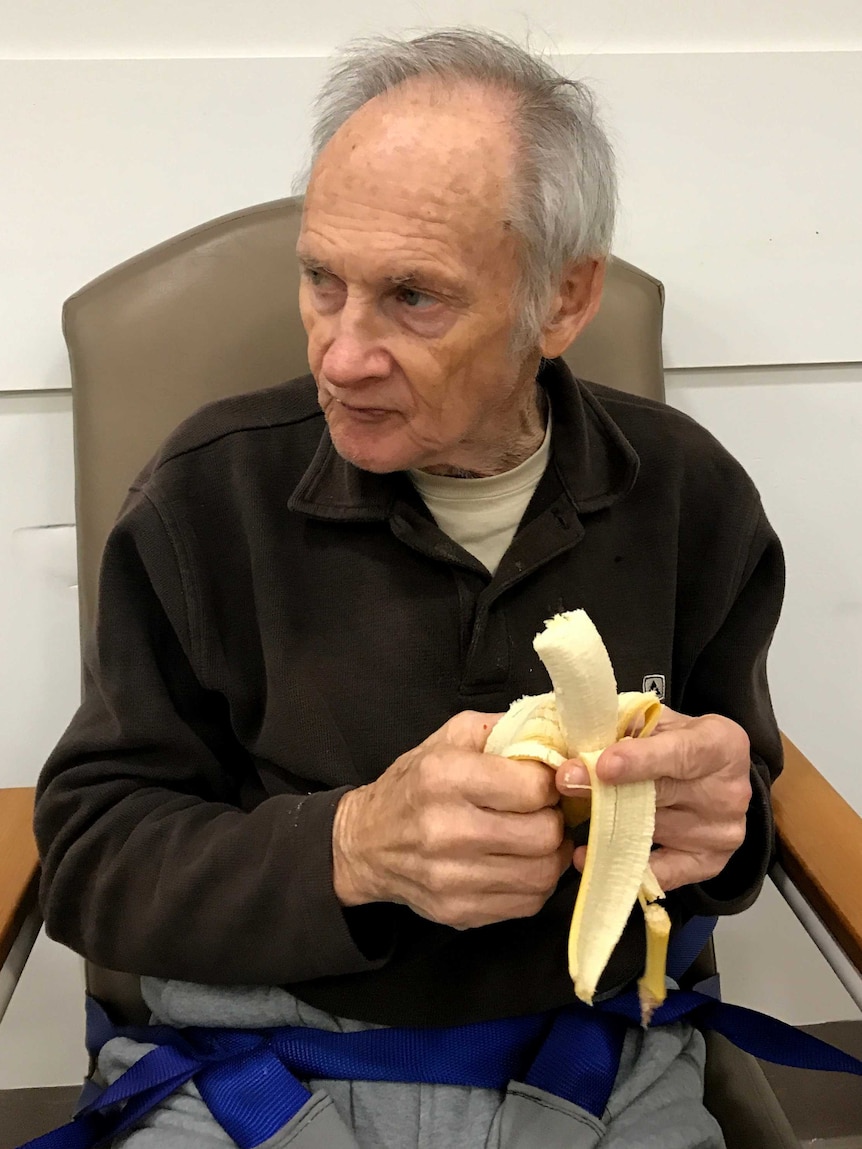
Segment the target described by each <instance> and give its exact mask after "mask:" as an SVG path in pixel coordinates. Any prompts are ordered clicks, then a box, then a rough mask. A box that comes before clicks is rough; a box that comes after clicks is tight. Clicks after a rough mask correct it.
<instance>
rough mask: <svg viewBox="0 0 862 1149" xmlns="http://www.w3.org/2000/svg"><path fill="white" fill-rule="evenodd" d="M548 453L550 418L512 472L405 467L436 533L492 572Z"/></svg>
mask: <svg viewBox="0 0 862 1149" xmlns="http://www.w3.org/2000/svg"><path fill="white" fill-rule="evenodd" d="M550 454H551V418H550V412H549V413H548V426H547V428H546V429H545V438H544V439H543V440H542V445H541V446H540V447H539V449H538V451H536V453H535V454H534V455H531V456H530V458H529V459H525V460H524V462H523V463H519V464H518V466H517V467H514V468H513V469H512V470H511V471H504V472H503V473H502V474H501V475H491V476H489V477H488V478H485V479H458V478H454V477H453V476H451V475H429V474H427V473H426V472H425V471H410V472H409V474H410V478H411V479H412V480H413V484H414V486H415V487H416V490H417V491H418V492H419V494H420V495H421V496H422V498H423V499H424V501H425V504H426V506H427V507H428V510H429V511H430V512H431V514H432V515H433V516H434V520H435V522H436V523H437V526H438V527H439V528H440V530H441V531H445V533H446V534H447V535H448V536H449V538H450V539H454V540H455V542H456V543H460V545H461V546H462V547H463V548H464V550H465V551H469V552H470V554H471V555H474V556H475V557H476V558H477V559H478V560H479V562H480V563H482V564H483V565H484V566H485V567H486V568H487V569H488V570H489V571H490V572H491V574H493V573H494V572H495V571H496V569H497V567H498V566H499V565H500V559H501V558H502V557H503V555H504V554H505V552H506V549H507V548H508V546H509V543H510V542H511V541H512V539H513V538H514V537H515V531H516V530H517V529H518V524H519V523H520V521H521V518H522V516H523V514H524V511H525V510H526V509H527V504H528V503H529V501H530V499H531V498H532V497H533V492H534V491H535V489H536V487H537V486H538V485H539V479H541V477H542V475H543V474H544V473H545V467H546V466H547V464H548V459H549V458H550Z"/></svg>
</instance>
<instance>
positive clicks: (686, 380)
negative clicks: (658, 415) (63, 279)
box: [0, 363, 862, 406]
mask: <svg viewBox="0 0 862 1149" xmlns="http://www.w3.org/2000/svg"><path fill="white" fill-rule="evenodd" d="M665 380H666V382H667V385H668V387H669V388H673V387H679V386H682V385H685V386H687V387H691V386H695V387H698V386H710V385H713V386H715V385H719V386H720V385H721V384H734V385H740V384H745V383H758V384H761V385H762V384H763V383H770V382H772V383H783V384H786V383H862V363H762V364H755V365H747V366H746V365H741V366H738V367H667V368H665ZM71 394H72V388H71V387H51V388H47V387H33V388H28V387H24V388H17V389H15V390H11V389H10V390H4V389H1V388H0V406H2V404H3V403H4V402H5V401H7V400H11V399H24V400H29V399H34V398H38V399H42V398H49V397H51V396H58V395H61V396H71Z"/></svg>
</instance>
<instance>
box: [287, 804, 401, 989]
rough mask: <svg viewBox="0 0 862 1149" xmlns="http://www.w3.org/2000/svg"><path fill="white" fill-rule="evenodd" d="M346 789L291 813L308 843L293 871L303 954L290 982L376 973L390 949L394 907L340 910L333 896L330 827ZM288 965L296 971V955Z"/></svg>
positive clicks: (298, 831)
mask: <svg viewBox="0 0 862 1149" xmlns="http://www.w3.org/2000/svg"><path fill="white" fill-rule="evenodd" d="M349 789H350V787H348V786H342V787H340V788H339V789H337V790H329V791H326V792H323V793H317V794H310V795H309V796H308V798H307V799H306V800H305V801H304V802H303V803H302V805H301V806H300V808H299V809H298V810H297V809H294V810H292V811H291V816H292V818H293V820H294V822H295V830H294V831H293V832H294V833H295V834H296V837H297V838H299V839H300V840H301V841H303V842H304V843H306V844H307V853H306V857H305V858H304V859H303V864H302V866H300V867H299V872H298V877H299V880H300V883H301V898H300V906H301V909H300V913H301V915H302V929H301V935H302V936H303V937H304V939H305V943H306V947H305V948H306V954H305V958H304V960H303V961H302V962H301V965H302V967H303V969H302V975H301V977H296V976H292V977H291V979H290V980H291V981H307V980H311V979H313V978H318V977H333V976H339V975H342V974H352V973H364V972H367V971H368V970H374V969H379V968H380V967H381V966H383V965H385V964H386V962H387V961H388V960H389V959H390V957H391V956H392V953H393V950H394V948H395V934H396V930H395V921H396V914H395V909H396V907H395V906H390V905H388V904H383V903H380V904H372V905H368V906H356V907H352V908H350V909H345V907H344V906H342V905H341V903H340V902H339V900H338V898H337V897H336V895H335V889H334V885H333V873H332V824H333V821H334V818H335V811H336V808H337V806H338V803H339V802H340V801H341V799H342V797H343V796H344V795H345V794H346V793H347V791H348V790H349ZM290 965H291V967H292V968H294V969H295V968H296V965H297V962H296V955H292V960H291V962H290Z"/></svg>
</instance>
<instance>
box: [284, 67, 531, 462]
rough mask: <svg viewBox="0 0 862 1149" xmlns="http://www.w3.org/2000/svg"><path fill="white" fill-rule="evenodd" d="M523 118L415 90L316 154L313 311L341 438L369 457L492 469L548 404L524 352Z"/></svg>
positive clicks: (310, 256) (322, 391)
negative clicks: (518, 309) (512, 207)
mask: <svg viewBox="0 0 862 1149" xmlns="http://www.w3.org/2000/svg"><path fill="white" fill-rule="evenodd" d="M509 113H510V107H509V105H508V103H507V101H506V99H505V97H504V96H501V95H498V94H495V93H489V92H483V91H480V90H474V89H471V88H460V89H458V90H457V91H455V92H452V93H450V94H446V93H444V92H441V91H440V90H439V89H437V90H433V89H429V87H428V86H427V85H420V84H415V85H409V86H405V87H404V88H403V89H399V91H398V92H396V93H390V94H389V95H387V96H384V97H380V98H378V99H376V100H373V101H371V102H370V103H369V104H367V105H366V106H365V107H363V108H361V109H360V110H359V111H358V112H357V113H356V114H355V115H354V116H352V117H351V118H350V120H349V121H348V122H347V123H346V124H345V125H344V126H343V127H342V128H341V129H340V131H339V132H338V133H337V134H336V135H335V136H334V137H333V139H332V140H331V141H330V143H329V144H328V146H327V147H326V149H325V151H324V152H323V154H322V155H321V157H320V159H319V160H318V162H317V164H316V165H315V169H314V172H313V174H312V179H311V183H310V186H309V189H308V193H307V196H306V201H305V211H304V215H303V221H302V231H301V235H300V240H299V245H298V249H297V250H298V254H299V257H300V261H301V263H302V265H303V269H304V270H303V278H302V286H301V288H300V309H301V313H302V321H303V323H304V325H305V329H306V332H307V333H308V358H309V363H310V365H311V370H312V372H313V374H314V377H315V379H316V381H317V388H318V398H319V401H320V405H321V407H322V409H323V411H324V414H325V416H326V420H327V423H328V425H329V430H330V434H331V436H332V439H333V442H334V444H335V447H336V449H337V450H338V452H339V454H341V455H342V456H343V457H344V458H346V459H348V460H349V461H350V462H352V463H354V464H355V465H356V466H359V467H362V468H364V469H366V470H370V471H378V472H386V471H395V470H404V469H407V468H409V467H430V466H435V467H437V466H448V467H458V468H463V469H465V470H475V469H480V468H481V467H483V466H485V465H487V460H488V459H489V458H491V457H492V456H493V454H494V451H495V450H497V451H498V452H499V449H500V447H501V446H502V447H503V448H504V449H505V447H506V445H507V444H506V443H505V442H504V443H502V444H501V443H500V439H501V438H502V439H506V438H511V437H512V436H513V435H516V434H517V433H518V428H519V427H520V426H521V425H522V424H523V419H524V417H525V416H524V412H529V411H530V410H533V411H534V409H535V394H534V389H533V387H532V383H531V380H532V379H533V378H534V374H535V367H536V363H537V359H536V357H535V356H531V357H530V359H529V361H528V362H525V360H524V357H523V356H521V357H516V356H514V355H513V354H512V334H513V325H514V320H515V316H514V315H513V313H512V299H513V292H514V291H515V288H516V283H517V277H518V270H519V269H518V262H517V241H516V238H515V236H514V235H513V234H512V232H511V230H510V229H508V228H507V226H506V216H507V203H508V197H509V188H510V178H511V171H512V162H513V139H512V135H511V132H510V130H509V128H508V127H507V124H506V120H507V117H508V115H509ZM526 418H527V420H529V414H527V416H526Z"/></svg>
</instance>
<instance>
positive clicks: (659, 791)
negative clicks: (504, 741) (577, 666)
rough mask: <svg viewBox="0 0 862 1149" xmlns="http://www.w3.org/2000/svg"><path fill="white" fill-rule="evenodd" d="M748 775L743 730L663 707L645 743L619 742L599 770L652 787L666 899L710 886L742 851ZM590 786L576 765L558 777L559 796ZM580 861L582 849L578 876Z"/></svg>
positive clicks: (579, 853)
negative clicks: (709, 881)
mask: <svg viewBox="0 0 862 1149" xmlns="http://www.w3.org/2000/svg"><path fill="white" fill-rule="evenodd" d="M750 769H751V757H750V748H749V743H748V735H747V734H746V733H745V731H744V730H743V729H742V727H741V726H738V725H737V724H736V723H735V722H731V720H730V719H729V718H721V717H720V716H719V715H717V714H707V715H705V716H704V717H702V718H689V717H687V716H686V715H684V714H677V713H676V711H674V710H670V709H669V708H668V707H666V706H665V707H662V715H661V719H660V721H659V724H658V726H657V727H656V731H655V733H654V734H653V735H652V736H651V737H650V738H643V739H641V738H633V739H632V738H628V739H626V740H625V741H623V742H618V743H616V745H614V746H610V747H608V749H607V750H606V751H605V752H604V754H603V755H602V756H601V758H600V759H599V761H598V764H597V771H598V775H599V778H600V779H601V780H602V781H603V782H611V783H614V784H617V783H621V782H638V781H641V780H644V779H648V778H649V779H652V780H653V781H654V782H655V784H656V805H657V809H656V819H655V843H656V845H657V846H658V847H659V849H657V850H654V851H653V853H652V855H651V857H650V865H651V866H652V869H653V872H654V873H655V876H656V878H657V879H658V882H659V884H660V885H661V887H662V889H664V890H665V891H668V890H674V889H676V888H677V887H678V886H687V885H691V884H692V883H694V882H703V881H706V880H707V879H708V878H714V877H715V876H716V875H717V874H719V873H720V872H721V871H722V870H723V869H724V867H725V866H726V865H727V863H728V861H729V859H730V856H731V854H732V853H733V852H734V851H735V850H737V849H738V848H739V847H740V846H741V845H742V842H743V840H744V838H745V814H746V811H747V810H748V804H749V802H750V801H751V782H750V775H749V772H750ZM587 781H588V779H587V778H586V770H585V769H584V767H583V766H582V765H581V764H580V763H578V762H577V761H572V762H567V763H566V764H565V765H564V766H561V767H560V769H559V770H558V771H557V786H558V788H559V790H560V793H561V794H566V795H567V794H572V793H573V792H575V791H573V789H572V785H571V784H572V783H575V784H581V785H582V784H584V783H585V782H587ZM567 783H568V784H567ZM580 792H581V793H583V791H580ZM585 857H586V847H583V846H582V847H580V848H579V849H578V850H576V851H575V857H574V862H575V865H576V866H577V868H578V869H579V870H582V869H583V866H584V859H585Z"/></svg>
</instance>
